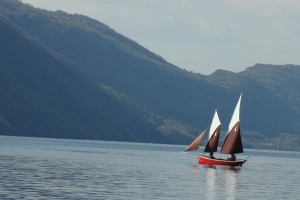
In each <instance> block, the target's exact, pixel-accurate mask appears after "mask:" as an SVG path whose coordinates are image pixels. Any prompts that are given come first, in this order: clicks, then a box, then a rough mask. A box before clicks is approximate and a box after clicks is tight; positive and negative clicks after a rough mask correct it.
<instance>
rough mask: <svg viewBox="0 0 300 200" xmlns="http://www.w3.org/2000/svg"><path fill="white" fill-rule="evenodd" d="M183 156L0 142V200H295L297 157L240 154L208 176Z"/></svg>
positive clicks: (123, 146)
mask: <svg viewBox="0 0 300 200" xmlns="http://www.w3.org/2000/svg"><path fill="white" fill-rule="evenodd" d="M183 149H184V147H183V146H174V145H156V144H135V143H122V142H104V141H79V140H59V139H41V138H23V137H6V136H0V199H126V200H127V199H144V200H145V199H151V200H154V199H296V198H300V191H299V185H300V153H298V152H278V151H259V150H247V149H246V155H249V156H250V158H249V160H248V161H247V162H246V163H245V164H244V166H243V167H237V168H226V167H217V168H208V167H205V166H202V165H198V164H197V154H196V153H182V152H181V150H183ZM246 155H241V156H243V157H246Z"/></svg>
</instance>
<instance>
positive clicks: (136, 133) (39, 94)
mask: <svg viewBox="0 0 300 200" xmlns="http://www.w3.org/2000/svg"><path fill="white" fill-rule="evenodd" d="M0 30H1V31H0V44H1V49H0V55H1V59H0V60H1V62H0V63H1V64H0V71H1V73H0V80H1V85H0V93H1V99H0V110H1V119H0V122H1V123H0V124H1V126H0V128H1V131H2V134H12V135H25V136H39V137H45V136H47V137H60V138H77V139H82V138H83V139H107V140H131V141H144V142H165V141H167V137H165V136H163V135H162V134H161V133H159V132H158V131H157V130H156V129H155V128H153V127H154V126H153V123H151V121H150V117H151V116H150V114H149V113H147V112H145V111H144V110H143V109H141V108H139V107H138V106H135V105H134V104H132V102H130V101H129V102H126V101H125V100H124V99H122V98H119V99H118V98H116V97H115V96H113V95H112V94H111V93H109V92H108V89H105V88H103V87H97V86H96V85H95V84H93V83H91V82H88V81H86V80H85V79H83V78H82V77H81V76H80V75H78V74H77V73H75V72H74V71H73V70H72V69H71V68H72V65H70V64H69V63H68V62H66V61H64V60H61V59H60V58H59V57H57V56H56V55H55V54H53V53H52V52H51V50H49V49H47V48H45V47H44V46H43V45H42V44H39V43H38V42H36V41H34V40H32V39H31V38H30V37H28V36H26V35H25V34H24V33H22V32H21V31H19V30H17V29H16V28H14V27H13V26H12V25H11V24H9V23H8V22H6V21H5V20H2V19H0Z"/></svg>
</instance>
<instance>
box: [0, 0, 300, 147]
mask: <svg viewBox="0 0 300 200" xmlns="http://www.w3.org/2000/svg"><path fill="white" fill-rule="evenodd" d="M0 19H2V20H1V21H0V22H1V26H3V27H5V28H3V29H1V30H0V36H1V38H3V39H2V40H0V41H1V43H0V44H1V46H4V47H5V48H3V49H2V51H1V54H0V60H2V62H1V61H0V69H2V71H3V72H5V73H6V75H5V77H4V73H3V76H2V77H1V81H2V82H4V83H7V84H6V85H5V84H2V85H1V89H0V92H1V100H0V103H1V104H2V105H3V106H1V107H0V134H15V135H33V136H42V137H67V138H74V137H75V138H91V139H108V140H124V141H140V142H161V143H186V142H187V141H190V140H191V138H193V137H194V136H195V135H196V134H197V131H200V130H202V129H204V128H207V126H208V124H209V123H210V120H211V118H212V114H213V111H214V109H216V108H217V109H218V112H219V114H220V119H221V122H222V130H223V132H224V131H226V129H227V125H226V124H227V123H228V122H229V119H230V117H231V114H232V111H233V108H234V105H235V103H236V101H237V98H238V96H239V94H240V92H243V94H244V95H243V99H242V105H241V120H242V123H241V124H242V131H243V130H244V131H245V132H246V133H247V134H245V135H246V138H245V140H251V138H253V137H254V136H255V137H257V133H259V134H258V135H259V137H260V138H264V137H268V138H272V137H282V136H286V134H290V135H293V136H295V137H296V140H293V142H295V143H297V142H298V139H299V138H300V137H299V135H298V133H299V131H300V122H299V119H300V116H299V115H300V107H299V106H300V102H299V101H300V100H299V99H300V98H299V96H300V91H299V87H297V86H298V85H299V82H300V78H298V77H300V76H299V75H300V73H299V72H300V67H299V66H295V65H284V66H274V65H264V64H256V65H255V66H253V67H249V68H247V69H246V70H245V71H243V72H240V73H233V72H229V71H225V70H217V71H216V72H214V73H213V74H211V75H208V76H204V75H201V74H194V73H192V72H187V71H186V70H183V69H180V68H178V67H177V66H174V65H172V64H171V63H168V62H167V61H166V60H164V59H163V58H161V57H160V56H158V55H156V54H155V53H153V52H151V51H149V50H147V49H146V48H144V47H142V46H141V45H139V44H138V43H136V42H135V41H133V40H131V39H129V38H127V37H125V36H123V35H121V34H119V33H117V32H116V31H114V30H113V29H111V28H109V27H108V26H107V25H105V24H103V23H101V22H98V21H96V20H94V19H91V18H89V17H86V16H82V15H78V14H74V15H70V14H67V13H65V12H63V11H55V12H51V11H46V10H42V9H37V8H34V7H32V6H30V5H27V4H23V3H21V2H20V1H17V0H2V1H1V2H0ZM14 27H15V28H14ZM3 30H7V31H9V32H10V33H9V34H7V33H5V32H4V31H3ZM20 38H23V39H20ZM24 38H26V39H24ZM16 40H20V41H21V42H19V43H16V42H13V41H16ZM28 43H31V46H34V47H30V48H29V46H30V45H29V44H28ZM34 44H35V45H34ZM29 49H35V50H34V51H33V50H32V51H33V53H32V54H30V53H29V52H30V51H29ZM37 52H39V53H37ZM41 52H43V53H41ZM50 58H51V59H50ZM3 60H4V61H5V63H4V62H3ZM15 60H17V61H15ZM20 66H22V68H21V67H20ZM38 66H39V67H38ZM58 66H60V67H58ZM28 67H29V68H28ZM30 67H32V68H33V67H35V69H36V70H37V71H34V72H35V73H33V71H32V69H31V68H30ZM24 69H28V71H24ZM22 70H23V72H22ZM60 70H62V71H60ZM43 71H44V72H43ZM55 74H59V75H60V76H56V75H55ZM22 75H26V76H27V77H28V78H27V79H26V80H25V78H24V77H22ZM0 76H1V75H0ZM39 76H42V77H44V78H39ZM16 77H19V78H16ZM72 77H73V78H72ZM47 79H49V80H48V82H47V84H44V85H43V84H41V83H43V81H46V80H47ZM24 81H27V83H28V82H31V81H32V83H31V84H28V85H26V84H24ZM33 82H34V83H33ZM53 83H55V84H56V86H55V87H56V88H57V89H58V91H52V92H48V91H51V90H53V87H52V86H53ZM8 85H10V87H8ZM20 85H22V87H21V86H20ZM37 86H39V87H40V88H39V89H38V88H37ZM20 88H22V89H20ZM33 90H36V91H35V92H33ZM12 91H14V92H13V93H14V94H12ZM59 91H61V92H59ZM63 91H64V92H63ZM65 92H66V93H67V94H68V95H66V94H64V93H65ZM24 96H27V97H28V98H29V99H31V101H33V102H34V104H36V105H39V107H38V109H37V110H36V112H35V113H32V109H34V107H33V105H32V104H31V101H20V100H21V99H22V100H25V99H26V98H25V97H24ZM62 97H64V98H62ZM45 99H52V101H50V100H49V101H45ZM45 102H46V103H45ZM16 105H17V106H16ZM62 105H64V106H62ZM17 107H18V109H17ZM26 107H27V108H26ZM14 108H15V109H14ZM20 109H21V110H22V109H24V110H26V114H25V115H24V116H22V115H18V114H19V112H18V110H20ZM24 113H25V111H24ZM37 113H38V114H37ZM25 116H26V117H25ZM68 116H72V117H71V118H70V119H68ZM121 116H122V117H121ZM24 118H28V120H29V121H26V120H25V121H24V122H22V119H24ZM30 121H31V122H32V123H30ZM8 124H9V125H8ZM57 124H59V125H57ZM9 127H10V128H9ZM1 130H2V131H1ZM87 133H88V134H87ZM221 137H222V136H221ZM299 141H300V140H299ZM247 145H248V146H249V147H251V143H250V142H249V143H247ZM293 145H294V146H299V147H300V145H298V144H294V143H293Z"/></svg>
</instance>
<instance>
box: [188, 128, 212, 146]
mask: <svg viewBox="0 0 300 200" xmlns="http://www.w3.org/2000/svg"><path fill="white" fill-rule="evenodd" d="M206 130H207V129H205V130H204V131H203V132H202V133H200V135H199V136H198V137H197V138H196V139H195V140H194V141H193V142H192V143H191V144H190V145H189V146H188V147H187V148H186V150H185V151H194V150H198V149H199V146H200V142H201V140H202V138H203V135H204V133H205V132H206Z"/></svg>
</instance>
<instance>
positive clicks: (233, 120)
mask: <svg viewBox="0 0 300 200" xmlns="http://www.w3.org/2000/svg"><path fill="white" fill-rule="evenodd" d="M241 98H242V94H241V96H240V98H239V101H238V102H237V104H236V107H235V109H234V112H233V114H232V117H231V120H230V123H229V127H228V131H227V134H228V133H229V131H230V130H231V129H232V128H233V127H234V125H235V124H236V123H237V122H238V121H240V105H241Z"/></svg>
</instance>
